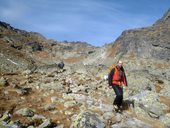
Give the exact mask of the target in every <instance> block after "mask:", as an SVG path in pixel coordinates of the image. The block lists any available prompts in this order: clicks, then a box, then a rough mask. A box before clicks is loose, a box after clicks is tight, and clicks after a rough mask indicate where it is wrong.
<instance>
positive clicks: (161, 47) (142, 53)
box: [108, 10, 170, 61]
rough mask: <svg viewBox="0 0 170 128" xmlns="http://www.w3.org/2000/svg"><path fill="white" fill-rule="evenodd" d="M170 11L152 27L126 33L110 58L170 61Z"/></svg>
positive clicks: (115, 43) (118, 40)
mask: <svg viewBox="0 0 170 128" xmlns="http://www.w3.org/2000/svg"><path fill="white" fill-rule="evenodd" d="M169 21H170V10H168V12H167V13H166V14H165V15H164V16H163V18H161V19H160V20H158V21H157V22H156V23H155V24H154V25H152V26H151V27H146V28H139V29H132V30H126V31H124V32H123V33H122V34H121V36H120V37H119V38H118V39H117V40H116V41H115V42H114V44H113V46H112V48H111V49H112V50H111V51H108V52H110V56H112V57H114V56H116V55H118V54H119V55H120V57H122V56H123V55H126V54H129V55H131V56H136V57H138V58H155V59H161V60H162V59H164V60H167V61H169V60H170V36H169V35H170V31H169V29H170V22H169Z"/></svg>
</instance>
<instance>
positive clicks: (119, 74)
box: [108, 60, 128, 112]
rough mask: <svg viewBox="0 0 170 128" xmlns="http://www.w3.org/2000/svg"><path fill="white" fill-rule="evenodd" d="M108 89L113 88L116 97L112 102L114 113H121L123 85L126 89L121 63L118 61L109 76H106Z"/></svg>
mask: <svg viewBox="0 0 170 128" xmlns="http://www.w3.org/2000/svg"><path fill="white" fill-rule="evenodd" d="M108 82H109V88H113V90H114V91H115V94H116V97H115V99H114V102H113V107H114V109H115V111H116V112H117V111H122V102H123V85H125V87H126V89H127V87H128V84H127V80H126V75H125V71H124V68H123V62H122V61H121V60H119V61H118V65H117V66H113V67H112V69H111V71H110V73H109V76H108Z"/></svg>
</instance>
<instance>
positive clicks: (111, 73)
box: [108, 68, 115, 86]
mask: <svg viewBox="0 0 170 128" xmlns="http://www.w3.org/2000/svg"><path fill="white" fill-rule="evenodd" d="M114 72H115V69H114V68H113V69H112V70H111V71H110V73H109V75H108V83H109V86H112V79H113V75H114Z"/></svg>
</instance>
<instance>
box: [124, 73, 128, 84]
mask: <svg viewBox="0 0 170 128" xmlns="http://www.w3.org/2000/svg"><path fill="white" fill-rule="evenodd" d="M123 84H124V85H125V86H126V87H128V83H127V79H126V74H125V72H124V78H123Z"/></svg>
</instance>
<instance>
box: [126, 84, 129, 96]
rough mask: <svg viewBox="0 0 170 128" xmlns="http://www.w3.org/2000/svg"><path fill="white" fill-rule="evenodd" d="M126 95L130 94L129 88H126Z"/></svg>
mask: <svg viewBox="0 0 170 128" xmlns="http://www.w3.org/2000/svg"><path fill="white" fill-rule="evenodd" d="M125 90H126V93H127V94H129V88H128V87H126V86H125Z"/></svg>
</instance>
